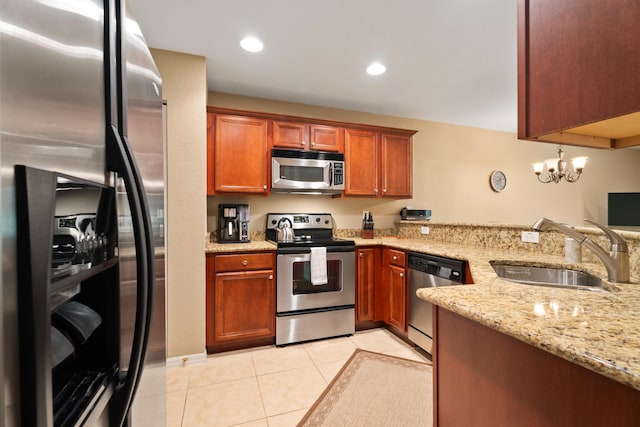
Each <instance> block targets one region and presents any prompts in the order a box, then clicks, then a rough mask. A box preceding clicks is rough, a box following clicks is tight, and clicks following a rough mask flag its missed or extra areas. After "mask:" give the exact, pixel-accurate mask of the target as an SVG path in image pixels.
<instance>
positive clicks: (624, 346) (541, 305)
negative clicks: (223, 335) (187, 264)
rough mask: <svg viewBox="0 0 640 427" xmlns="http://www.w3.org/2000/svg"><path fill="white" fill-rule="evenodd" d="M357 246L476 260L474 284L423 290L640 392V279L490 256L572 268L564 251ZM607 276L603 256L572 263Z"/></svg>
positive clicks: (240, 246)
mask: <svg viewBox="0 0 640 427" xmlns="http://www.w3.org/2000/svg"><path fill="white" fill-rule="evenodd" d="M353 240H355V242H356V246H374V245H383V246H386V247H392V248H396V249H402V250H406V251H417V252H423V253H429V254H433V255H440V256H445V257H449V258H455V259H461V260H466V261H468V262H469V268H470V270H471V276H472V277H473V281H474V285H470V286H450V287H443V288H423V289H420V290H418V296H419V297H420V298H422V299H424V300H427V301H431V302H432V303H434V304H437V305H439V306H441V307H443V308H446V309H447V310H450V311H452V312H454V313H457V314H459V315H461V316H463V317H466V318H469V319H471V320H474V321H476V322H478V323H480V324H482V325H485V326H487V327H489V328H491V329H494V330H496V331H499V332H501V333H504V334H506V335H509V336H511V337H513V338H516V339H518V340H520V341H523V342H525V343H527V344H530V345H532V346H535V347H538V348H540V349H542V350H545V351H548V352H549V353H552V354H554V355H556V356H559V357H562V358H563V359H566V360H568V361H571V362H573V363H576V364H578V365H581V366H584V367H585V368H587V369H590V370H592V371H594V372H597V373H599V374H601V375H604V376H606V377H609V378H611V379H614V380H616V381H619V382H621V383H623V384H626V385H628V386H630V387H632V388H635V389H637V390H640V278H639V277H633V276H632V277H631V281H632V283H631V284H614V283H609V282H607V281H603V287H604V288H605V289H607V290H608V291H609V292H591V291H576V290H572V289H562V288H548V287H542V286H529V285H522V284H518V283H513V282H509V281H506V280H502V279H500V278H498V276H497V275H496V274H495V272H494V270H493V268H492V267H491V265H490V263H489V262H490V261H493V260H500V261H513V262H523V263H528V264H531V263H537V264H541V265H555V266H567V264H566V263H565V262H564V257H560V256H554V255H545V254H540V253H532V252H521V251H508V250H492V249H486V248H477V247H467V246H461V245H448V244H439V243H430V242H428V241H425V240H419V239H403V238H395V237H380V238H374V239H362V238H359V237H356V238H354V239H353ZM275 249H276V246H275V245H274V244H273V243H271V242H268V241H264V240H256V241H252V242H251V243H237V244H218V243H206V245H205V252H207V253H221V252H233V251H242V252H247V251H262V250H275ZM571 267H572V268H575V269H578V270H583V271H586V272H589V273H592V274H595V275H596V276H598V277H601V278H606V277H607V275H606V270H605V269H604V266H602V265H601V264H600V263H599V262H598V263H593V262H583V263H581V264H578V265H572V266H571Z"/></svg>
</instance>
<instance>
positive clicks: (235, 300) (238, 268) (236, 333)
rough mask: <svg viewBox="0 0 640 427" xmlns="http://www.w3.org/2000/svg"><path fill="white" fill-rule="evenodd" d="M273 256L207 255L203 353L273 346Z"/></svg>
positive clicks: (267, 253) (248, 254)
mask: <svg viewBox="0 0 640 427" xmlns="http://www.w3.org/2000/svg"><path fill="white" fill-rule="evenodd" d="M274 271H275V269H274V254H273V252H264V253H247V254H228V255H212V254H208V255H207V295H206V299H207V307H206V318H207V320H206V321H207V328H206V329H207V351H208V352H209V353H215V352H217V351H225V350H231V349H235V348H242V347H250V346H254V345H263V344H273V342H274V340H275V312H276V310H275V308H276V305H275V273H274Z"/></svg>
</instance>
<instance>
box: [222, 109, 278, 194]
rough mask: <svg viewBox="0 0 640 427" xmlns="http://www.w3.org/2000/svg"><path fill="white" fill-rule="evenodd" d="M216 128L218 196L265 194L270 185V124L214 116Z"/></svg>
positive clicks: (254, 120)
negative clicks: (220, 194) (268, 136)
mask: <svg viewBox="0 0 640 427" xmlns="http://www.w3.org/2000/svg"><path fill="white" fill-rule="evenodd" d="M214 128H215V130H214V132H215V139H214V150H213V154H214V155H213V165H214V166H213V168H214V170H213V177H214V178H213V183H214V190H215V192H216V193H252V194H266V193H267V190H268V183H269V182H268V178H269V174H268V169H267V166H268V163H269V157H268V155H269V153H268V148H267V120H266V119H261V118H254V117H247V116H235V115H224V114H223V115H215V123H214ZM209 172H211V171H209Z"/></svg>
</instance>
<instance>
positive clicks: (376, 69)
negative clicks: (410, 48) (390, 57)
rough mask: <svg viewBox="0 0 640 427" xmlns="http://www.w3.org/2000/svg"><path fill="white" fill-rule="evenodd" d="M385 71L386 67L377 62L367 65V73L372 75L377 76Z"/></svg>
mask: <svg viewBox="0 0 640 427" xmlns="http://www.w3.org/2000/svg"><path fill="white" fill-rule="evenodd" d="M385 71H387V67H385V66H384V65H382V64H381V63H379V62H374V63H373V64H371V65H369V66H368V67H367V73H368V74H370V75H372V76H379V75H380V74H383V73H384V72H385Z"/></svg>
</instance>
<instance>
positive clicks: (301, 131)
mask: <svg viewBox="0 0 640 427" xmlns="http://www.w3.org/2000/svg"><path fill="white" fill-rule="evenodd" d="M273 146H274V147H280V148H295V149H300V150H318V151H336V152H339V153H342V152H344V130H343V129H342V128H340V127H335V126H326V125H316V124H306V123H296V122H288V121H278V120H274V121H273Z"/></svg>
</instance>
